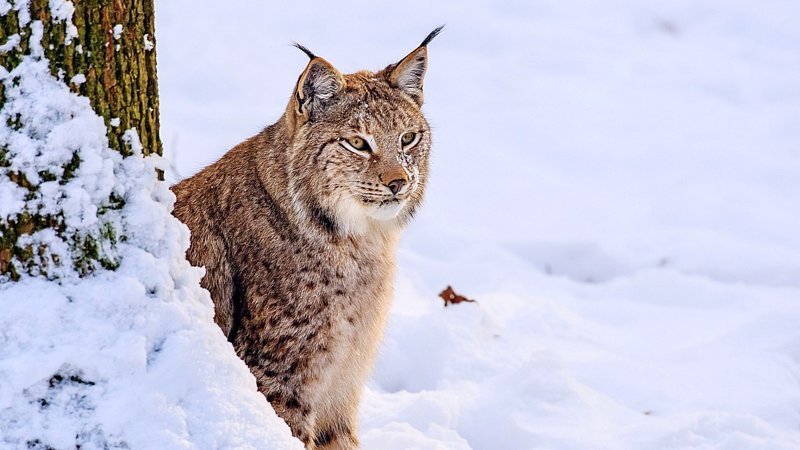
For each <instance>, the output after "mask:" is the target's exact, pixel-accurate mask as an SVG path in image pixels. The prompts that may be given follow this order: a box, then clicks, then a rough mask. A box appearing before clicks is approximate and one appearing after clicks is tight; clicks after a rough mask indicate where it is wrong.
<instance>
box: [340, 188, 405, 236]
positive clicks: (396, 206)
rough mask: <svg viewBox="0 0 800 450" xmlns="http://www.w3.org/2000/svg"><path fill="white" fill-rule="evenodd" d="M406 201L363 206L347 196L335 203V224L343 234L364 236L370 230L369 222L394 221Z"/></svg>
mask: <svg viewBox="0 0 800 450" xmlns="http://www.w3.org/2000/svg"><path fill="white" fill-rule="evenodd" d="M406 202H407V201H406V200H401V201H399V202H393V203H390V204H386V205H382V206H379V205H370V206H367V205H364V204H363V203H361V202H360V201H358V200H356V199H354V198H352V197H350V196H347V197H344V198H341V199H340V200H339V201H338V202H336V207H335V210H336V215H337V217H336V218H337V222H338V223H339V225H340V226H341V227H342V231H343V232H344V233H345V234H365V233H368V232H369V230H370V228H371V227H370V222H371V221H372V223H374V221H378V222H386V221H389V220H392V219H394V218H395V217H397V215H398V214H399V213H400V211H401V210H402V209H403V207H404V206H405V205H406ZM370 219H371V220H370Z"/></svg>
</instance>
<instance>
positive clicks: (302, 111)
mask: <svg viewBox="0 0 800 450" xmlns="http://www.w3.org/2000/svg"><path fill="white" fill-rule="evenodd" d="M297 47H298V48H300V49H301V50H303V51H304V52H305V53H306V54H307V55H308V56H309V57H310V58H311V61H309V62H308V65H307V66H306V69H305V70H304V71H303V73H302V74H301V75H300V78H299V79H298V80H297V86H295V89H294V95H293V96H292V103H293V105H294V108H293V109H294V112H295V114H297V115H298V116H300V117H302V118H303V119H304V120H303V122H305V121H307V120H309V119H311V118H312V117H313V116H314V114H315V113H318V112H319V111H320V109H321V108H322V107H324V106H325V103H326V102H327V101H328V100H329V99H330V98H331V97H333V96H334V95H336V93H337V92H339V90H341V89H342V88H343V87H344V76H343V75H342V74H341V73H340V72H339V71H338V70H336V68H335V67H333V65H332V64H331V63H329V62H328V61H326V60H324V59H322V58H320V57H319V56H315V55H314V54H313V53H311V52H310V51H308V50H307V49H306V48H305V47H303V46H301V45H299V44H298V45H297Z"/></svg>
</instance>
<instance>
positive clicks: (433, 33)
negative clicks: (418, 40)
mask: <svg viewBox="0 0 800 450" xmlns="http://www.w3.org/2000/svg"><path fill="white" fill-rule="evenodd" d="M442 30H444V25H440V26H438V27H436V29H435V30H433V31H431V32H430V34H429V35H428V37H426V38H425V40H424V41H422V44H419V46H420V47H425V46H427V45H428V44H430V42H431V41H432V40H433V38H435V37H436V36H438V35H439V33H441V32H442Z"/></svg>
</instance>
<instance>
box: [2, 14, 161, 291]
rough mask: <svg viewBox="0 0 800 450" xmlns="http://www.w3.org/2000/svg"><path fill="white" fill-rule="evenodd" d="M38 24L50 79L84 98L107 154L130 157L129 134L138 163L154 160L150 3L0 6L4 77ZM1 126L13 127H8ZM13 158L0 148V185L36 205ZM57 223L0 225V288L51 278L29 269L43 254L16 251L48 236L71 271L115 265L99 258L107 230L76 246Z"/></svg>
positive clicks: (32, 216)
mask: <svg viewBox="0 0 800 450" xmlns="http://www.w3.org/2000/svg"><path fill="white" fill-rule="evenodd" d="M26 3H28V4H27V5H26ZM73 7H74V12H73V13H72V16H71V23H70V22H69V21H68V20H64V17H68V16H69V14H64V11H65V10H66V11H68V10H69V9H70V8H73ZM51 8H54V9H51ZM26 14H30V20H25V18H26V17H25V16H26ZM21 18H22V19H23V20H20V19H21ZM37 21H39V22H41V24H42V27H43V31H44V34H43V37H42V48H43V49H44V57H45V58H47V60H48V61H49V66H50V71H51V73H52V75H53V76H54V77H55V78H57V79H59V80H61V81H63V82H64V83H65V84H67V85H68V86H69V88H70V90H71V91H73V92H74V93H76V94H79V95H81V96H84V97H88V98H89V100H90V102H91V105H92V109H93V110H94V111H95V112H96V113H97V114H98V115H99V116H101V117H102V118H103V120H104V122H105V125H106V128H107V137H108V141H109V146H110V148H112V149H114V150H116V151H118V152H120V153H121V154H122V155H123V156H129V155H131V154H132V153H133V152H134V148H133V147H132V144H131V142H130V133H126V131H128V130H131V129H135V131H136V133H137V134H138V138H139V140H140V141H141V144H142V147H143V148H142V149H141V152H142V153H143V154H144V155H148V154H152V153H155V154H161V153H162V147H161V141H160V138H159V110H158V84H157V76H156V51H155V33H154V0H75V1H73V2H66V1H58V0H56V1H53V0H29V2H23V1H22V0H10V2H9V0H0V66H2V68H3V69H5V70H6V71H8V72H11V71H12V70H13V69H14V68H15V67H17V65H19V64H20V63H21V61H22V60H23V58H24V57H25V56H26V55H30V54H31V53H30V52H31V49H30V48H29V47H30V45H29V42H28V38H29V37H30V36H31V33H32V28H31V25H32V24H33V23H34V22H37ZM73 25H74V27H73ZM14 44H16V45H14ZM5 103H6V97H5V87H4V86H3V84H0V107H2V106H3V105H5ZM7 125H8V126H9V127H11V128H14V127H15V124H14V123H13V120H10V121H8V123H7ZM16 129H19V128H16ZM12 156H13V149H10V148H8V147H5V146H3V145H0V182H2V181H4V180H3V179H4V178H5V179H7V180H11V181H12V182H14V183H16V184H17V185H18V186H20V187H22V188H24V189H26V190H27V191H28V192H29V197H31V198H33V197H35V196H36V195H38V192H37V189H38V188H37V186H36V185H35V183H32V182H31V181H30V180H28V179H26V177H25V176H24V175H23V174H21V173H20V172H14V171H13V170H11V169H10V168H9V167H11V163H10V158H12ZM80 164H81V161H80V157H79V155H78V153H77V152H76V153H74V154H73V159H72V161H70V162H69V163H68V164H66V165H64V166H62V168H63V175H58V176H57V177H56V178H58V177H60V178H61V179H59V181H61V182H63V181H66V180H68V178H69V177H70V176H72V175H73V174H74V173H75V171H76V170H77V169H78V167H79V166H80ZM59 172H60V171H59ZM45 175H48V176H50V178H51V179H52V177H53V176H52V175H49V174H45ZM62 184H63V183H62ZM123 204H124V201H123V199H119V198H114V197H113V195H112V196H111V197H110V198H109V199H108V200H107V201H105V202H103V204H101V205H98V206H99V208H100V211H102V210H103V209H104V208H112V209H114V208H121V207H122V205H123ZM100 214H102V212H101V213H100ZM63 222H64V221H63V216H60V215H59V214H52V213H50V214H43V213H41V212H40V211H37V210H27V209H26V210H25V211H23V212H22V213H21V214H17V215H14V216H11V217H0V281H2V279H3V278H11V279H19V277H20V275H21V273H25V272H27V273H29V274H33V275H45V276H47V277H48V278H52V277H50V276H48V275H47V273H46V271H45V270H43V269H42V268H39V267H36V266H37V265H41V261H42V259H43V256H42V255H44V253H46V252H47V249H45V248H41V247H39V248H34V247H32V246H31V245H26V244H20V238H21V237H24V236H26V235H31V234H33V233H36V232H37V231H40V230H44V229H48V228H50V229H54V230H56V234H57V235H58V236H59V237H60V238H62V240H63V241H64V242H66V243H67V244H68V245H69V246H70V248H71V249H72V251H73V253H74V257H73V261H72V264H73V266H74V267H75V269H76V270H77V271H78V273H79V274H81V275H86V274H89V273H92V272H93V271H94V270H95V269H96V268H98V267H100V266H102V267H105V268H114V267H115V262H114V261H113V260H110V259H108V258H105V259H104V257H103V255H102V251H101V250H98V249H105V248H109V245H110V246H111V247H113V246H114V245H115V243H116V239H118V238H119V236H116V235H115V233H114V230H106V231H104V232H102V233H99V234H98V233H95V234H94V235H91V236H79V237H78V238H76V237H74V236H70V235H68V233H67V232H65V226H64V223H63ZM37 255H39V256H38V257H37ZM112 259H113V258H112Z"/></svg>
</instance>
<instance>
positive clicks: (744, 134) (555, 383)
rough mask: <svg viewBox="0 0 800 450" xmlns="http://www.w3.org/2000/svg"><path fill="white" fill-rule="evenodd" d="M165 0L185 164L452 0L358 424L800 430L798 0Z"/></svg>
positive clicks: (743, 439) (397, 49)
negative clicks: (429, 146)
mask: <svg viewBox="0 0 800 450" xmlns="http://www.w3.org/2000/svg"><path fill="white" fill-rule="evenodd" d="M158 8H159V9H158V11H157V29H158V33H159V34H158V42H159V48H158V56H159V72H160V73H159V77H160V83H161V105H162V126H163V130H162V131H163V133H162V136H163V139H164V143H165V148H166V155H167V157H168V158H170V159H172V160H173V162H174V163H175V166H176V167H177V171H178V172H179V174H180V175H181V176H188V175H191V174H192V173H194V172H195V171H197V170H199V169H200V168H201V167H203V166H205V165H207V164H209V163H210V162H212V161H213V160H215V159H217V158H219V157H220V156H221V155H222V154H223V153H224V152H225V151H226V150H227V149H229V148H230V147H232V146H233V145H235V144H236V143H238V142H240V141H242V140H243V139H244V138H246V137H248V136H250V135H252V134H254V133H256V132H258V131H259V130H260V129H261V128H262V127H264V126H266V125H268V124H270V123H272V122H273V121H274V120H275V119H277V118H278V117H279V115H280V114H281V113H282V112H283V110H284V107H285V104H286V101H288V99H289V96H290V93H291V88H292V86H293V83H294V82H295V80H296V79H297V76H298V74H299V73H300V72H301V71H302V69H303V67H304V66H305V64H306V61H307V59H306V57H305V55H303V54H302V53H301V52H299V51H297V50H296V49H293V48H291V47H290V46H289V45H288V44H289V43H290V42H292V41H295V40H296V41H298V42H300V43H302V44H304V45H306V46H308V47H309V48H311V49H312V50H313V51H314V52H315V53H317V54H318V55H321V56H323V57H325V58H326V59H328V60H329V61H331V62H332V63H333V64H335V65H337V66H338V67H339V68H340V69H342V70H343V71H347V72H352V71H355V70H359V69H362V68H369V69H373V70H376V69H380V68H382V67H384V66H385V65H387V64H389V63H392V62H395V61H397V60H399V59H400V58H401V57H402V56H404V55H405V54H406V53H407V52H409V51H410V50H412V49H413V48H414V46H415V45H417V44H418V43H419V41H421V40H422V38H423V37H424V36H425V35H426V34H427V33H428V32H429V31H430V30H431V29H433V28H434V27H435V26H438V25H440V24H442V23H446V24H447V27H446V28H445V30H444V31H443V33H442V34H441V35H440V36H439V37H438V38H436V40H434V41H433V42H432V43H431V45H430V47H429V50H430V59H431V61H430V68H429V71H428V75H427V79H426V83H425V89H426V96H425V100H426V105H425V107H424V110H425V112H426V114H427V116H428V117H429V119H430V121H431V123H432V125H433V132H434V146H433V153H432V158H433V159H432V179H431V182H430V186H429V191H428V196H427V201H426V204H425V205H424V207H423V209H422V211H421V213H420V214H419V216H418V218H417V219H416V220H415V222H414V223H413V224H412V225H411V227H410V228H409V230H408V232H407V234H406V236H405V238H404V240H403V242H402V244H401V247H402V248H401V251H400V255H399V274H398V279H397V283H396V296H395V297H396V298H395V300H394V306H393V311H392V314H391V317H390V323H389V327H388V330H387V333H386V338H385V342H384V344H383V347H382V350H381V356H380V358H379V361H378V363H377V367H376V370H375V374H374V377H373V378H372V380H371V382H370V383H369V385H368V386H367V387H366V389H365V392H364V400H363V404H362V412H361V430H360V435H361V438H362V441H363V444H364V448H365V449H375V450H385V449H407V448H417V449H467V448H474V449H506V448H508V449H528V448H549V449H648V448H652V449H664V448H680V449H690V448H691V449H716V448H723V449H797V448H800V407H798V405H800V327H798V326H797V324H798V323H800V234H798V232H797V230H798V229H800V208H798V207H797V199H798V198H800V27H798V26H797V23H800V3H798V2H791V1H781V0H764V1H759V2H753V1H749V0H692V1H689V0H677V1H652V2H640V1H636V0H611V1H607V2H593V1H590V0H568V1H563V0H536V1H518V0H503V1H488V0H485V1H480V0H466V1H464V2H459V3H458V5H456V4H451V3H445V2H436V3H431V2H423V1H421V0H410V1H407V2H400V3H374V2H357V1H352V0H343V1H341V2H337V3H336V6H335V7H332V6H331V5H330V4H328V3H322V2H320V3H314V4H309V3H308V2H278V3H272V2H270V3H267V2H258V3H257V2H245V1H244V0H231V1H229V2H226V3H225V6H224V7H221V5H220V3H219V2H216V1H210V0H204V1H189V0H173V1H169V2H162V3H160V4H159V5H158ZM187 11H190V12H187ZM189 16H191V17H189ZM198 48H199V49H202V51H200V52H198V51H194V50H195V49H198ZM173 175H174V174H173ZM448 284H452V285H453V287H454V288H455V290H456V291H458V292H460V293H462V294H464V295H466V296H468V297H471V298H474V299H476V300H478V303H474V304H460V305H455V306H452V307H448V308H446V309H445V308H443V307H442V303H441V300H440V299H438V298H437V297H436V294H437V293H438V292H439V291H440V290H441V289H443V288H444V287H445V286H446V285H448Z"/></svg>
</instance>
